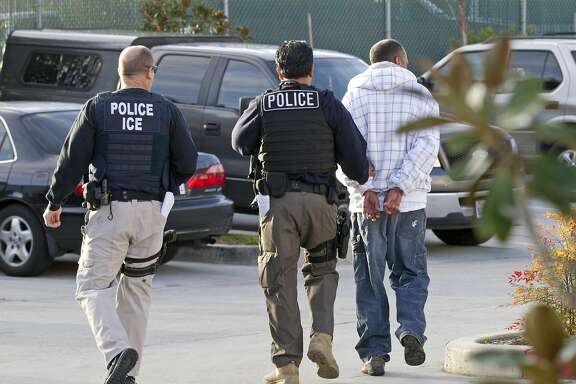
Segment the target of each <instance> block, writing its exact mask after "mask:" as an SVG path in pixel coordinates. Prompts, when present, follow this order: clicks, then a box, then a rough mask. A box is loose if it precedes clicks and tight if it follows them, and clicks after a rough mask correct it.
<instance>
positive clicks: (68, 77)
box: [22, 52, 102, 89]
mask: <svg viewBox="0 0 576 384" xmlns="http://www.w3.org/2000/svg"><path fill="white" fill-rule="evenodd" d="M101 68H102V60H101V59H100V57H98V56H95V55H86V54H62V53H46V52H36V53H32V56H31V57H30V59H29V60H28V64H27V65H26V68H25V70H24V77H23V78H22V80H23V81H24V83H27V84H35V85H38V84H40V85H48V86H54V87H66V88H73V89H87V88H90V87H91V86H92V84H93V83H94V81H95V80H96V77H97V76H98V73H99V72H100V69H101Z"/></svg>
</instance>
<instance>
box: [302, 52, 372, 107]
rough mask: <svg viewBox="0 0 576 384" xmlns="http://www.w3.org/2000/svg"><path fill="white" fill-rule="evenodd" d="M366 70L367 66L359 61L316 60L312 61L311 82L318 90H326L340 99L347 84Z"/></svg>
mask: <svg viewBox="0 0 576 384" xmlns="http://www.w3.org/2000/svg"><path fill="white" fill-rule="evenodd" d="M366 68H368V64H366V63H365V62H363V61H362V60H359V59H318V60H315V61H314V73H313V74H312V76H313V80H312V81H313V82H314V86H316V87H318V88H319V89H328V90H330V91H332V92H334V95H335V96H336V97H337V98H338V99H341V98H342V97H343V96H344V94H345V93H346V90H347V89H348V83H349V82H350V79H352V78H353V77H354V76H356V75H357V74H359V73H361V72H363V71H364V70H365V69H366Z"/></svg>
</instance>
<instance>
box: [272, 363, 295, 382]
mask: <svg viewBox="0 0 576 384" xmlns="http://www.w3.org/2000/svg"><path fill="white" fill-rule="evenodd" d="M264 384H300V379H299V378H298V367H297V366H296V364H295V363H290V364H288V365H285V366H283V367H280V368H275V369H274V370H273V371H272V372H270V373H269V374H268V375H266V376H264Z"/></svg>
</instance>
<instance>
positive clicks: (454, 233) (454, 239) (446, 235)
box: [432, 228, 492, 247]
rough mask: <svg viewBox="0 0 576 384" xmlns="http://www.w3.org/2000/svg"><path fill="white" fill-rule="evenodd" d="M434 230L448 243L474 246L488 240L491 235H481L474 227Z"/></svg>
mask: <svg viewBox="0 0 576 384" xmlns="http://www.w3.org/2000/svg"><path fill="white" fill-rule="evenodd" d="M432 232H434V234H435V235H436V236H437V237H438V238H439V239H440V240H442V241H443V242H444V243H446V244H448V245H460V246H466V247H472V246H475V245H480V244H482V243H485V242H487V241H488V240H490V239H491V238H492V235H490V236H484V237H479V236H478V235H477V234H476V233H475V232H474V229H472V228H464V229H433V230H432Z"/></svg>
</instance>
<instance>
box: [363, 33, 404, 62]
mask: <svg viewBox="0 0 576 384" xmlns="http://www.w3.org/2000/svg"><path fill="white" fill-rule="evenodd" d="M403 51H404V47H402V44H400V43H399V42H397V41H396V40H394V39H386V40H380V41H379V42H377V43H376V44H374V45H373V46H372V48H370V64H375V63H380V62H382V61H391V62H393V61H394V58H395V57H396V56H398V55H400V54H401V53H402V52H403Z"/></svg>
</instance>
